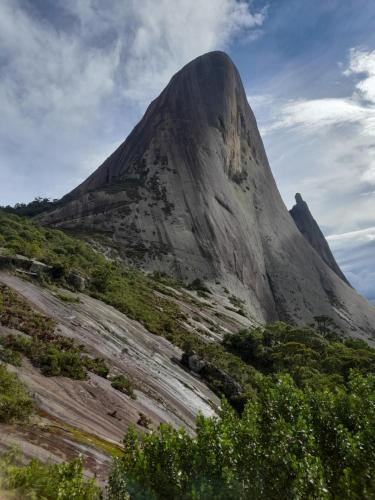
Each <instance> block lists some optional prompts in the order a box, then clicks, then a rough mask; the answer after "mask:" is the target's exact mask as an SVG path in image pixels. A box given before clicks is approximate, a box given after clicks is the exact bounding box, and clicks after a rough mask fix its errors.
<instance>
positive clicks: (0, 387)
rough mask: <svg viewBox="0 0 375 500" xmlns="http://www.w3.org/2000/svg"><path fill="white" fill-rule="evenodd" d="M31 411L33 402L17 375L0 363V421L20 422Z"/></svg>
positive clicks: (26, 417) (25, 418)
mask: <svg viewBox="0 0 375 500" xmlns="http://www.w3.org/2000/svg"><path fill="white" fill-rule="evenodd" d="M32 411H33V402H32V400H31V398H30V396H29V395H28V394H27V392H26V389H25V387H24V385H23V384H22V383H21V382H20V381H19V379H18V377H17V375H15V374H14V373H10V372H9V371H8V370H7V369H6V367H5V366H4V365H2V364H1V363H0V422H1V423H7V422H14V421H16V422H22V421H25V420H27V419H28V418H29V416H30V415H31V413H32Z"/></svg>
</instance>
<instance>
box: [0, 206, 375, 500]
mask: <svg viewBox="0 0 375 500" xmlns="http://www.w3.org/2000/svg"><path fill="white" fill-rule="evenodd" d="M0 235H1V236H0V246H3V247H6V249H7V251H8V252H10V253H15V252H17V253H22V254H26V255H27V256H29V257H34V258H37V259H39V260H41V261H42V262H45V263H46V264H48V265H51V266H52V273H51V275H50V276H49V277H48V276H47V278H46V279H47V285H48V281H49V284H50V285H53V286H54V285H56V284H57V285H59V286H62V287H65V288H69V287H70V285H69V279H68V276H69V274H70V273H71V272H74V273H78V274H80V275H81V276H84V277H85V278H86V281H87V289H86V290H87V293H89V294H90V295H92V296H93V297H96V298H98V299H100V300H102V301H104V302H106V303H108V304H110V305H112V306H114V307H115V308H117V309H118V310H119V311H122V312H124V313H125V314H127V315H128V316H129V317H131V318H132V319H135V320H138V321H140V322H141V323H142V324H143V325H144V326H145V327H146V328H147V329H148V330H149V331H151V332H152V333H155V334H157V335H162V336H163V337H165V338H167V339H168V340H170V341H171V342H172V343H174V344H175V345H177V346H179V347H181V348H182V349H183V351H184V355H183V362H184V364H185V366H189V361H191V360H192V357H193V358H194V361H195V362H196V366H200V369H199V374H200V376H201V377H202V378H204V379H205V381H206V382H207V384H208V385H209V386H210V387H211V388H212V389H213V390H214V391H215V392H216V393H217V394H218V395H222V394H224V395H225V396H226V398H227V399H228V400H229V402H230V403H231V405H232V406H229V404H228V403H226V402H225V401H223V405H222V413H221V415H220V418H204V417H202V416H200V417H198V420H197V435H196V437H194V438H192V437H190V436H188V435H187V433H186V432H185V431H183V430H173V429H172V428H171V427H169V426H167V425H162V426H160V428H159V431H158V432H155V431H153V432H149V433H147V434H141V436H140V439H138V437H137V435H136V433H135V431H134V430H130V431H129V432H128V433H127V435H126V436H125V440H124V445H125V451H124V453H123V454H121V456H120V457H119V458H118V459H116V460H115V463H114V465H113V469H112V472H111V475H110V482H109V490H108V495H109V498H110V499H112V500H120V499H123V498H127V495H128V494H130V498H132V499H133V498H134V499H149V498H150V499H174V498H181V499H190V498H194V499H248V498H252V499H263V498H267V499H271V500H272V499H273V498H280V499H282V500H283V499H285V500H286V499H305V498H306V499H314V498H318V499H344V500H345V499H348V500H349V499H358V500H359V499H362V498H374V497H375V472H374V471H375V375H374V373H375V350H373V349H371V348H370V347H368V346H367V344H366V343H365V342H363V341H360V340H355V339H346V340H344V339H340V337H339V336H338V335H337V334H336V333H335V330H336V328H335V325H334V324H333V323H332V321H331V320H330V319H329V318H326V317H324V316H319V317H317V318H316V324H315V325H314V326H313V327H297V326H291V325H287V324H285V323H281V322H279V323H275V324H273V325H269V326H267V327H264V328H254V329H250V330H243V331H240V332H238V333H237V334H234V335H230V336H229V335H228V336H226V337H225V339H224V341H223V343H222V344H216V343H210V342H206V341H205V340H204V339H203V338H202V337H200V336H199V335H198V334H197V333H194V332H192V331H190V330H189V329H187V328H186V327H185V321H186V317H185V316H184V314H183V313H182V312H181V311H180V309H179V307H178V306H177V305H176V304H175V303H174V302H173V301H172V300H171V299H170V298H169V299H168V298H166V297H165V295H169V296H172V297H175V296H176V295H175V292H173V290H171V289H170V288H168V287H172V288H175V289H176V291H177V290H178V293H183V290H182V289H181V287H180V286H179V284H176V283H175V282H173V280H171V279H169V278H168V277H166V276H164V275H162V274H161V273H155V274H154V276H148V275H146V274H144V273H142V272H140V271H137V270H135V269H130V268H126V267H124V266H123V265H121V264H119V263H116V262H109V261H107V260H106V259H105V258H104V256H102V255H101V254H100V253H97V252H96V251H95V250H93V249H92V248H91V247H90V246H89V245H88V244H86V243H84V242H82V241H79V240H77V239H75V238H72V237H71V236H68V235H66V234H64V233H62V232H61V231H56V230H51V229H45V228H42V227H40V226H38V225H37V224H36V223H34V222H32V221H30V220H27V219H22V218H19V217H16V216H14V215H9V214H5V213H2V212H1V211H0ZM190 288H192V289H194V290H196V291H197V292H198V293H199V294H201V295H203V296H206V297H207V296H208V295H207V293H208V292H207V290H206V289H205V286H204V284H202V283H201V282H200V280H197V281H196V282H193V283H192V284H191V287H190ZM1 291H2V293H1V294H0V321H1V323H2V324H4V325H5V326H8V327H10V328H12V327H13V328H16V329H18V330H20V331H21V332H24V333H25V334H26V335H25V336H21V335H20V336H14V335H10V336H8V337H6V338H5V339H4V340H3V346H2V347H3V349H2V350H0V357H1V356H3V358H2V359H4V358H5V359H6V358H8V359H11V357H12V356H13V355H14V353H22V354H24V355H26V356H28V357H29V358H30V359H31V361H32V362H33V363H34V364H35V365H36V366H39V368H40V369H41V370H42V372H44V373H45V374H56V373H59V374H65V375H67V376H71V377H73V378H82V377H83V378H84V377H85V376H86V373H87V370H90V371H93V372H95V373H97V374H99V375H101V376H104V377H107V376H108V369H107V367H106V365H105V363H104V362H103V361H102V360H100V359H97V360H94V359H92V358H89V357H88V356H86V355H85V354H84V353H83V351H82V348H81V347H80V346H76V345H75V344H74V342H72V341H70V340H69V339H66V338H63V337H59V336H58V335H56V334H55V333H54V331H55V324H54V322H53V321H52V320H50V319H49V318H46V317H44V316H43V315H41V314H39V313H37V312H35V311H33V310H31V309H30V308H29V309H28V308H27V307H26V308H25V307H24V304H23V302H22V300H21V299H20V298H19V297H18V296H17V294H14V292H11V291H10V290H9V289H6V287H5V288H2V290H1ZM176 293H177V292H176ZM162 295H163V296H162ZM187 295H188V294H187ZM228 298H229V300H230V302H231V305H232V306H234V309H233V310H235V311H236V312H239V313H240V314H241V313H243V314H245V313H244V312H243V302H242V301H241V300H240V299H238V298H237V297H234V296H229V297H228ZM194 300H196V299H194ZM200 305H201V304H200ZM231 310H232V309H231ZM16 362H17V361H16ZM111 384H112V386H113V387H114V388H115V389H117V390H121V391H123V392H125V393H126V394H128V395H129V396H130V397H134V391H133V387H132V384H131V381H130V380H128V379H127V378H126V377H124V376H123V375H119V376H116V377H114V378H113V379H111ZM233 407H234V408H236V409H237V411H235V410H234V409H233ZM138 423H139V425H143V426H144V427H149V426H150V423H149V422H148V421H147V420H146V419H145V418H143V417H142V418H141V416H140V419H139V421H138ZM36 498H38V497H36ZM46 498H49V497H48V496H46ZM61 498H65V497H61ZM78 498H81V497H79V496H78ZM82 498H86V497H83V496H82ZM87 498H91V497H87Z"/></svg>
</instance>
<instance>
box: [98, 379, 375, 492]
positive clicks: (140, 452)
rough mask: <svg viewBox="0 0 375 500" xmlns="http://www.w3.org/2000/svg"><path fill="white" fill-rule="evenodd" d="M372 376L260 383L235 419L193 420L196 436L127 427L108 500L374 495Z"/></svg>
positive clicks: (228, 412)
mask: <svg viewBox="0 0 375 500" xmlns="http://www.w3.org/2000/svg"><path fill="white" fill-rule="evenodd" d="M374 404H375V377H374V376H373V375H369V376H367V377H364V376H362V375H360V374H355V373H353V374H351V375H350V377H349V382H348V387H347V389H337V390H334V391H329V390H327V389H325V390H317V391H315V390H314V389H312V388H309V387H308V388H305V389H304V390H302V389H300V388H298V387H297V386H296V385H295V383H294V382H293V380H292V378H291V377H290V376H288V375H282V376H280V377H279V378H278V379H277V381H273V380H272V379H269V378H264V379H263V381H262V383H261V384H260V388H259V393H258V397H257V398H256V399H253V400H249V401H248V402H247V403H246V405H245V408H244V411H243V413H242V415H241V416H239V415H238V414H237V413H236V412H235V411H234V410H233V409H232V408H231V407H230V405H228V404H227V403H226V402H225V401H224V402H223V404H222V412H221V415H220V418H216V417H212V418H204V417H203V416H199V417H198V418H197V430H196V437H191V436H189V435H188V434H187V432H186V431H185V430H184V429H180V430H175V429H173V428H172V427H171V426H169V425H166V424H162V425H161V426H160V427H159V432H158V433H150V434H144V433H143V434H141V436H140V437H138V435H137V433H136V432H135V429H134V428H133V429H130V430H129V431H128V433H127V434H126V436H125V439H124V454H123V456H122V457H121V458H119V459H116V460H115V462H114V465H113V468H112V471H111V474H110V478H109V487H108V489H109V496H110V498H111V499H113V500H117V499H118V500H119V499H121V498H124V497H123V496H122V495H124V493H125V492H128V493H129V494H130V498H132V499H146V498H147V499H160V500H162V499H174V498H178V499H186V500H187V499H192V498H194V499H197V500H198V499H202V500H203V499H204V500H209V499H212V500H213V499H222V500H230V499H233V500H237V499H244V500H245V499H254V500H256V499H259V500H261V499H262V500H263V499H270V500H272V499H277V500H284V499H285V500H289V499H305V498H306V499H308V498H311V499H313V498H319V499H334V498H337V499H338V498H339V499H342V500H346V499H347V500H349V499H350V500H351V499H357V498H358V499H360V498H374V497H375V412H374Z"/></svg>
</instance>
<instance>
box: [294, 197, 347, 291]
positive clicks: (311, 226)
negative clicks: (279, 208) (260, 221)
mask: <svg viewBox="0 0 375 500" xmlns="http://www.w3.org/2000/svg"><path fill="white" fill-rule="evenodd" d="M289 212H290V215H291V216H292V217H293V220H294V222H295V223H296V226H297V227H298V229H299V230H300V231H301V233H302V234H303V236H304V237H305V238H306V240H307V241H308V242H309V243H310V245H311V246H312V247H313V248H315V250H316V251H317V252H318V254H319V255H320V256H321V258H322V259H323V260H324V262H325V263H326V264H327V265H328V266H329V267H330V268H331V269H332V271H333V272H335V273H336V274H337V276H339V277H340V278H341V279H342V280H343V281H345V283H348V284H349V282H348V280H347V279H346V278H345V276H344V273H343V272H342V271H341V269H340V268H339V266H338V264H337V262H336V260H335V258H334V256H333V255H332V252H331V249H330V248H329V245H328V243H327V240H326V239H325V237H324V235H323V233H322V231H321V230H320V227H319V226H318V224H317V222H316V220H315V219H314V217H313V216H312V215H311V212H310V209H309V207H308V205H307V203H306V202H305V201H304V200H303V199H302V196H301V195H300V193H297V194H296V204H295V205H294V207H293V208H292V209H291V210H289Z"/></svg>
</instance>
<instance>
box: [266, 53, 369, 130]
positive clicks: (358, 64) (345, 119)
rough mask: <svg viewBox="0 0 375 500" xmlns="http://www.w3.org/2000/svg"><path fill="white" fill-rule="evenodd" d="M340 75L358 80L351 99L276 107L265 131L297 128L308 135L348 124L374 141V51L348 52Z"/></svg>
mask: <svg viewBox="0 0 375 500" xmlns="http://www.w3.org/2000/svg"><path fill="white" fill-rule="evenodd" d="M343 74H344V75H345V76H347V77H348V76H353V75H354V76H357V77H358V78H359V81H358V82H357V83H356V84H355V86H354V89H353V94H352V95H351V96H350V97H347V98H321V99H309V100H307V99H300V100H291V101H287V102H284V103H279V105H280V108H279V110H278V116H276V117H275V119H274V121H273V122H272V123H271V124H270V125H269V126H268V127H266V128H265V131H266V132H270V131H273V130H277V129H281V128H286V127H298V128H299V129H300V130H302V131H304V132H307V133H310V132H316V131H319V130H324V129H325V128H326V127H332V126H338V125H345V124H348V123H349V124H350V123H351V124H358V125H360V127H361V133H363V134H364V135H368V136H372V137H375V50H374V51H367V52H366V51H361V50H356V49H351V50H350V52H349V64H348V67H347V69H346V70H345V71H344V72H343Z"/></svg>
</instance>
